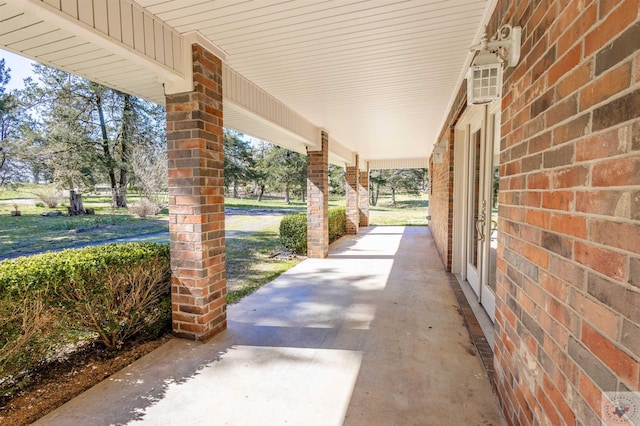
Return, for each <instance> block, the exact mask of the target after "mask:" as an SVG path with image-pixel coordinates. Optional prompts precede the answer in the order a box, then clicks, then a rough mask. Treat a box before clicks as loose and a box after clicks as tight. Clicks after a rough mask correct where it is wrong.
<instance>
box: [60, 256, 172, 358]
mask: <svg viewBox="0 0 640 426" xmlns="http://www.w3.org/2000/svg"><path fill="white" fill-rule="evenodd" d="M91 275H93V274H91ZM92 278H93V279H92V280H86V281H85V283H84V285H76V284H75V283H72V282H65V283H64V284H63V285H61V286H60V288H59V289H58V293H59V294H60V295H61V298H62V301H64V302H65V303H68V304H69V305H70V308H71V311H70V312H71V318H72V320H73V321H74V322H76V323H77V324H78V325H79V326H80V327H81V328H83V329H85V330H88V331H92V332H95V333H97V334H98V336H99V338H100V341H101V342H102V343H103V344H104V345H105V347H106V348H107V349H118V348H120V347H121V346H122V345H123V343H124V342H126V341H127V340H128V339H130V338H131V337H134V336H136V335H139V334H146V333H145V331H146V330H148V329H150V328H153V327H154V326H155V324H156V323H157V322H158V320H160V319H161V318H163V317H166V315H165V314H164V312H163V311H162V309H161V308H160V302H161V301H162V300H163V298H164V296H166V295H168V294H169V292H170V289H171V284H170V283H171V270H170V264H169V262H162V261H160V262H159V261H158V259H150V260H149V259H148V260H144V261H143V262H141V263H140V264H137V265H134V266H130V267H126V268H118V269H116V270H115V271H112V272H110V273H108V274H105V276H104V277H103V279H99V278H98V277H94V276H92ZM169 309H170V308H169Z"/></svg>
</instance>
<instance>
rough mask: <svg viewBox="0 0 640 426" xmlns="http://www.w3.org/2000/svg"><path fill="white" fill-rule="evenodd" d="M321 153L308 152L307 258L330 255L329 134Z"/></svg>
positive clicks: (323, 142)
mask: <svg viewBox="0 0 640 426" xmlns="http://www.w3.org/2000/svg"><path fill="white" fill-rule="evenodd" d="M321 139H322V147H321V149H320V151H308V152H307V197H308V198H307V256H308V257H315V258H325V257H327V256H328V255H329V134H328V133H327V132H324V131H323V132H322V136H321Z"/></svg>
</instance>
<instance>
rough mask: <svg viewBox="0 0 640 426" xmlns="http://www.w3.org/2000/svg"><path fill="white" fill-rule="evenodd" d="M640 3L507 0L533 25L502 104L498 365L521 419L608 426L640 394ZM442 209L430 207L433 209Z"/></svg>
mask: <svg viewBox="0 0 640 426" xmlns="http://www.w3.org/2000/svg"><path fill="white" fill-rule="evenodd" d="M639 10H640V9H639V4H638V0H620V1H614V0H600V1H596V0H581V1H577V0H571V1H566V0H563V1H552V0H543V1H539V2H530V1H515V2H513V1H507V0H500V1H499V2H498V5H497V7H496V10H495V13H494V16H493V18H492V20H491V22H490V25H489V26H488V31H489V34H491V33H493V32H494V31H495V29H496V28H497V27H498V26H499V25H500V24H502V23H511V24H513V25H520V26H522V28H523V38H522V40H523V46H522V55H521V59H520V63H519V64H518V66H517V67H516V68H514V69H510V70H508V71H507V73H506V74H505V80H504V97H503V102H502V110H503V111H502V129H501V130H502V132H501V133H502V139H501V147H500V148H501V149H500V150H501V155H500V159H501V180H500V195H499V197H500V198H499V201H500V207H499V214H500V217H501V220H500V229H499V249H498V273H497V301H496V304H497V305H496V306H497V309H496V344H495V348H494V351H495V369H496V374H497V390H498V394H499V398H500V401H501V404H502V406H503V409H504V412H505V415H506V416H507V419H508V420H509V422H510V423H511V424H525V425H527V424H554V425H555V424H563V423H566V424H576V423H578V424H585V425H600V424H601V421H600V413H601V411H600V410H601V398H602V392H603V391H616V390H619V391H626V390H633V391H638V390H639V387H640V375H639V374H640V368H639V363H638V361H639V360H640V209H639V207H640V119H639V116H640V52H639V48H640V19H639ZM432 214H433V213H432Z"/></svg>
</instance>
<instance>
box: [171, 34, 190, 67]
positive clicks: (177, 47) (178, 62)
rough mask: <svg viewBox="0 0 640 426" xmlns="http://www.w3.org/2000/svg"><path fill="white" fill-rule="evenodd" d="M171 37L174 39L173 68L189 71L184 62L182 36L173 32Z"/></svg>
mask: <svg viewBox="0 0 640 426" xmlns="http://www.w3.org/2000/svg"><path fill="white" fill-rule="evenodd" d="M171 39H172V41H173V69H176V70H179V71H182V72H188V70H185V69H184V67H185V65H184V64H183V63H182V37H180V35H178V34H175V33H173V34H172V36H171Z"/></svg>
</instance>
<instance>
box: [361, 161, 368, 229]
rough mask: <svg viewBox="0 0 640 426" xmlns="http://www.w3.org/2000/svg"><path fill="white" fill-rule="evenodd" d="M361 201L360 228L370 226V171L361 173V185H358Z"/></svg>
mask: <svg viewBox="0 0 640 426" xmlns="http://www.w3.org/2000/svg"><path fill="white" fill-rule="evenodd" d="M358 194H359V196H360V201H359V204H358V208H359V210H360V226H369V171H368V170H365V171H360V185H358Z"/></svg>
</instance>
